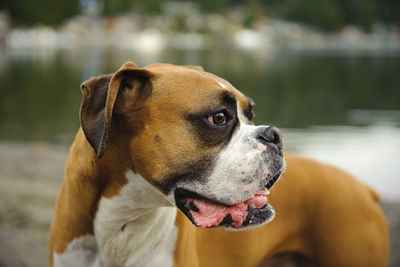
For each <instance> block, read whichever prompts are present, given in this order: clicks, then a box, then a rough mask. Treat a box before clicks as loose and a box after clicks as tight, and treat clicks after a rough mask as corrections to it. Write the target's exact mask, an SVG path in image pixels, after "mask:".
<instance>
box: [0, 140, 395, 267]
mask: <svg viewBox="0 0 400 267" xmlns="http://www.w3.org/2000/svg"><path fill="white" fill-rule="evenodd" d="M67 153H68V149H67V148H66V147H63V146H52V145H48V144H46V143H35V144H27V143H8V142H0V267H2V266H13V267H19V266H27V267H30V266H48V249H47V242H48V229H49V225H50V221H51V218H52V212H53V206H54V202H55V198H56V196H57V192H58V188H59V186H60V184H61V181H62V177H63V172H64V165H65V162H66V158H67ZM382 207H383V209H384V211H385V213H386V215H387V218H388V222H389V225H390V229H391V255H390V264H389V266H393V267H394V266H400V253H399V252H400V203H386V202H385V203H383V204H382Z"/></svg>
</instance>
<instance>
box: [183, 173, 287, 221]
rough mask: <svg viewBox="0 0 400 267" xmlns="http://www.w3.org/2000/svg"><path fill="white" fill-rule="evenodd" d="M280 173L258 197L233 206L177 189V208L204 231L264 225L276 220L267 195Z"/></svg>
mask: <svg viewBox="0 0 400 267" xmlns="http://www.w3.org/2000/svg"><path fill="white" fill-rule="evenodd" d="M280 174H281V173H278V174H276V175H275V176H274V177H273V178H272V179H271V180H270V181H269V182H268V183H267V185H266V187H264V188H262V189H261V190H260V192H258V193H257V194H256V195H255V196H254V197H251V198H249V199H247V200H245V201H243V202H240V203H236V204H234V205H232V206H227V205H224V204H222V203H218V202H216V201H213V200H210V199H208V198H206V197H204V196H201V195H199V194H197V193H195V192H192V191H188V190H185V189H181V188H177V189H176V190H175V201H176V205H177V207H178V208H179V209H180V210H181V211H182V212H183V213H184V214H185V215H186V216H187V217H188V218H189V219H190V220H191V221H192V223H193V224H194V225H196V226H198V227H201V228H210V227H217V226H225V227H230V228H242V227H247V226H251V225H258V224H262V223H264V222H267V221H270V220H272V218H273V217H274V214H275V212H274V208H273V207H272V206H271V205H269V204H268V203H267V200H268V197H267V195H268V194H269V189H270V188H271V187H272V186H273V185H274V184H275V182H276V181H277V180H278V179H279V177H280Z"/></svg>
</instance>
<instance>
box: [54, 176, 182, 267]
mask: <svg viewBox="0 0 400 267" xmlns="http://www.w3.org/2000/svg"><path fill="white" fill-rule="evenodd" d="M126 177H127V179H128V184H126V185H125V186H124V187H123V189H122V190H121V192H120V194H119V195H117V196H115V197H113V198H101V200H100V202H99V206H98V211H97V213H96V218H95V221H94V233H95V241H94V240H92V239H94V238H93V237H90V236H85V237H80V238H78V239H75V240H74V241H73V242H72V243H71V244H70V245H69V246H68V249H67V251H66V252H65V253H64V254H62V255H55V266H58V264H57V262H66V260H68V262H69V263H76V261H78V262H80V261H82V264H81V265H79V264H78V265H76V264H72V265H68V264H67V265H63V264H61V265H60V266H127V267H128V266H149V267H158V266H160V267H161V266H162V267H164V266H172V265H173V253H174V249H175V243H176V238H177V229H176V227H175V226H174V223H175V217H176V212H177V210H176V208H175V207H173V206H171V204H170V203H169V202H168V201H167V200H166V199H165V198H164V197H163V196H162V195H161V193H160V192H158V191H157V190H156V189H155V188H154V187H152V186H151V185H150V184H149V183H148V182H147V181H145V180H144V179H143V178H142V177H141V176H139V175H136V174H134V173H132V172H128V173H127V174H126ZM88 240H89V241H88ZM93 243H95V244H93ZM84 244H88V245H87V246H83V245H84ZM81 247H82V248H85V250H80V249H79V248H81ZM79 258H81V260H80V259H79ZM71 260H72V261H71Z"/></svg>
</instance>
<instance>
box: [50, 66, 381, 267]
mask: <svg viewBox="0 0 400 267" xmlns="http://www.w3.org/2000/svg"><path fill="white" fill-rule="evenodd" d="M81 90H82V92H83V100H82V105H81V112H80V119H81V128H80V129H79V130H78V133H77V135H76V137H75V141H74V142H73V144H72V147H71V149H70V152H69V158H68V162H67V166H66V171H65V179H64V182H63V185H62V187H61V190H60V193H59V195H58V199H57V204H56V209H55V213H54V219H53V223H52V226H51V237H50V263H51V265H52V266H74V267H76V266H78V267H79V266H207V267H210V266H218V267H221V266H260V265H263V266H282V265H283V264H284V262H288V261H290V262H292V263H293V264H297V265H294V266H301V265H302V264H304V261H305V260H306V261H307V262H308V263H310V264H313V265H314V266H385V265H386V261H387V253H388V230H387V226H386V222H385V219H384V217H383V214H382V211H381V210H380V208H379V206H378V204H377V202H378V196H377V195H376V193H374V192H373V191H372V190H371V189H370V188H368V187H367V186H365V185H363V184H361V183H360V182H358V181H357V180H355V179H354V178H353V177H351V176H349V175H348V174H346V173H344V172H342V171H340V170H338V169H335V168H333V167H331V166H327V165H323V164H320V163H317V162H314V161H311V160H308V159H304V158H301V157H298V156H295V155H289V154H286V153H285V154H283V152H282V134H281V132H280V131H279V130H278V129H277V128H276V127H274V126H269V125H260V126H256V125H254V124H253V111H252V106H253V103H252V101H251V100H250V99H249V98H248V97H246V96H245V95H243V94H242V93H241V92H240V91H238V90H237V89H236V88H234V87H233V86H232V85H231V84H230V83H229V82H227V81H225V80H224V79H222V78H220V77H218V76H215V75H213V74H211V73H207V72H205V71H204V70H203V69H202V68H201V67H194V66H174V65H170V64H152V65H149V66H146V67H143V68H141V67H139V66H137V65H136V64H135V63H133V62H127V63H125V64H124V65H123V66H121V68H120V69H119V70H118V71H116V72H115V73H113V74H110V75H102V76H98V77H94V78H92V79H90V80H88V81H85V82H84V83H83V84H82V85H81ZM285 166H286V167H285ZM281 176H282V177H281ZM282 255H295V256H290V257H288V256H282ZM302 262H303V263H302Z"/></svg>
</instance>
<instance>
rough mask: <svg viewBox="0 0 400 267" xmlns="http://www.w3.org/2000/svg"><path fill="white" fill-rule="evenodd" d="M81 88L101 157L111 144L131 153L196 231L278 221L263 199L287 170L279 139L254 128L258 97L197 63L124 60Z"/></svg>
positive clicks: (84, 114)
mask: <svg viewBox="0 0 400 267" xmlns="http://www.w3.org/2000/svg"><path fill="white" fill-rule="evenodd" d="M82 91H83V94H84V98H83V101H82V107H81V124H82V129H83V131H84V133H85V136H86V138H87V140H88V142H89V143H90V145H91V146H92V147H93V149H94V151H95V152H96V153H97V156H98V157H99V158H100V157H102V155H103V153H104V152H105V153H106V154H107V153H108V152H107V151H108V150H109V149H111V148H112V146H113V145H114V146H118V149H122V150H124V151H126V152H125V154H124V155H129V157H130V160H131V162H132V164H131V168H132V169H133V171H134V172H136V173H138V174H140V175H141V176H142V177H144V178H145V179H146V180H147V181H148V182H149V183H150V184H152V185H153V186H155V187H156V188H157V189H159V190H160V191H161V192H162V193H163V194H164V196H165V197H166V198H167V199H168V200H169V201H170V202H171V203H173V204H175V205H176V206H177V207H178V208H179V209H180V210H181V211H182V212H183V213H184V214H185V215H186V216H187V217H188V218H189V219H190V220H191V221H192V222H193V223H194V224H195V225H197V226H201V227H203V228H205V227H215V226H225V227H229V228H237V229H243V228H247V227H251V226H256V225H260V224H263V223H265V222H267V221H270V220H272V218H273V216H274V209H273V207H272V206H271V205H269V204H268V203H267V194H268V193H269V191H268V189H270V188H271V187H272V186H273V184H274V183H275V182H276V180H277V179H278V178H279V177H280V175H281V173H282V171H283V169H284V160H283V157H282V142H281V134H280V132H279V131H278V130H277V129H276V128H274V127H270V126H265V125H262V126H255V125H253V112H252V105H253V104H252V101H251V100H250V99H249V98H247V97H246V96H244V95H243V94H242V93H241V92H239V91H238V90H237V89H235V88H234V87H233V86H232V85H231V84H230V83H228V82H227V81H225V80H223V79H222V78H219V77H217V76H215V75H213V74H210V73H207V72H204V71H203V69H201V68H200V67H192V66H174V65H169V64H152V65H149V66H146V67H144V68H140V67H138V66H137V65H136V64H135V63H133V62H127V63H125V64H124V65H123V66H122V67H121V68H120V69H119V70H118V71H117V72H116V73H114V74H112V75H105V76H100V77H96V78H92V79H90V80H89V81H86V82H84V83H83V84H82ZM110 136H113V139H110ZM121 140H122V141H121ZM113 142H115V144H113ZM117 143H118V145H117ZM121 143H122V145H121ZM107 144H108V146H107V147H108V148H107V151H105V148H106V145H107ZM114 150H115V149H114Z"/></svg>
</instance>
